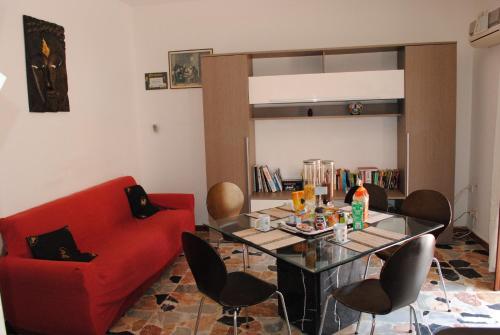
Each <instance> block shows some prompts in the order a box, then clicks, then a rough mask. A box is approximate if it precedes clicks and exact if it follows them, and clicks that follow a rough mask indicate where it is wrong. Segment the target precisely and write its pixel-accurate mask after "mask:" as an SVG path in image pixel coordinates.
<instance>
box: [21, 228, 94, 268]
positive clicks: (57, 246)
mask: <svg viewBox="0 0 500 335" xmlns="http://www.w3.org/2000/svg"><path fill="white" fill-rule="evenodd" d="M26 240H27V241H28V246H29V247H30V249H31V253H32V254H33V258H35V259H45V260H51V261H72V262H90V261H91V260H93V259H94V258H95V257H96V256H97V255H96V254H93V253H90V252H80V250H79V249H78V247H77V246H76V242H75V240H74V239H73V235H72V234H71V232H70V231H69V229H68V226H64V227H63V228H61V229H58V230H54V231H52V232H49V233H45V234H41V235H37V236H28V237H26Z"/></svg>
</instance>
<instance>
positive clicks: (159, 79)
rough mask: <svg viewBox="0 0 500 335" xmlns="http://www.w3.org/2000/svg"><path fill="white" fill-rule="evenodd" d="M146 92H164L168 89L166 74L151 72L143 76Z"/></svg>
mask: <svg viewBox="0 0 500 335" xmlns="http://www.w3.org/2000/svg"><path fill="white" fill-rule="evenodd" d="M144 81H145V84H146V90H147V91H150V90H166V89H167V88H168V73H167V72H151V73H145V74H144Z"/></svg>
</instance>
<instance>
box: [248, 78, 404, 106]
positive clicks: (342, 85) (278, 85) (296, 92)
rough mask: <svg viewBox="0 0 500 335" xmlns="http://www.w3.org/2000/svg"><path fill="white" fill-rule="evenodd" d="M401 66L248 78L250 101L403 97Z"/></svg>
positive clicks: (312, 100) (304, 101)
mask: <svg viewBox="0 0 500 335" xmlns="http://www.w3.org/2000/svg"><path fill="white" fill-rule="evenodd" d="M404 81H405V80H404V70H382V71H356V72H335V73H311V74H295V75H279V76H261V77H250V78H248V84H249V85H248V88H249V92H248V95H249V100H250V104H253V105H259V104H283V103H310V102H335V101H352V100H390V99H403V98H404Z"/></svg>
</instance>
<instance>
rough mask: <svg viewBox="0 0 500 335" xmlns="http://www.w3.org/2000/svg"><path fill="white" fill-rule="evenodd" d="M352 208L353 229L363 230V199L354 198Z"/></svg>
mask: <svg viewBox="0 0 500 335" xmlns="http://www.w3.org/2000/svg"><path fill="white" fill-rule="evenodd" d="M351 208H352V220H353V222H352V229H353V230H361V229H363V203H362V202H361V201H357V200H353V201H352V204H351Z"/></svg>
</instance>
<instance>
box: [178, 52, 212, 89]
mask: <svg viewBox="0 0 500 335" xmlns="http://www.w3.org/2000/svg"><path fill="white" fill-rule="evenodd" d="M213 52H214V50H213V49H197V50H180V51H169V53H168V64H169V70H170V88H192V87H201V56H203V55H211V54H213Z"/></svg>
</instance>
